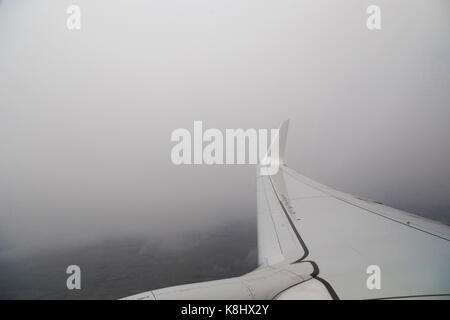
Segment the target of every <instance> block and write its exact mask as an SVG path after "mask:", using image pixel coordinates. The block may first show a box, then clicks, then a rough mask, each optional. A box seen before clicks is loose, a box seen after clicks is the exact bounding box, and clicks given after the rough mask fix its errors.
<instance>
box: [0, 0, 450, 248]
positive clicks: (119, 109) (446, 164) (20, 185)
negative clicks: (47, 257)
mask: <svg viewBox="0 0 450 320" xmlns="http://www.w3.org/2000/svg"><path fill="white" fill-rule="evenodd" d="M70 4H77V5H79V6H80V7H81V14H82V16H81V19H82V24H81V30H78V31H69V30H68V29H67V28H66V19H67V16H68V15H67V14H66V8H67V6H68V5H70ZM370 4H378V5H379V6H380V7H381V14H382V29H381V30H379V31H369V30H368V29H367V28H366V19H367V14H366V8H367V6H368V5H370ZM449 35H450V2H449V1H447V0H432V1H418V0H417V1H416V0H414V1H412V0H408V1H406V0H405V1H399V0H395V1H392V0H390V1H382V0H372V1H361V0H347V1H331V0H330V1H323V0H321V1H318V0H310V1H276V0H271V1H268V0H264V1H261V0H252V1H248V0H227V1H218V0H215V1H210V0H208V1H207V0H190V1H184V0H183V1H182V0H179V1H177V0H158V1H155V0H152V1H137V0H127V1H100V0H95V1H92V0H71V1H61V0H53V1H51V0H42V1H26V0H20V1H17V0H15V1H12V0H3V1H0V242H1V243H2V247H3V248H9V247H21V248H31V247H36V246H41V247H42V246H44V247H45V246H53V245H55V244H65V245H69V244H78V243H82V242H86V241H91V240H95V239H98V238H100V237H105V236H133V235H135V234H156V235H158V234H160V233H165V234H168V233H173V234H177V233H180V232H184V231H187V230H204V229H205V228H209V227H210V226H212V225H216V224H219V223H221V222H222V221H224V220H227V219H244V218H248V217H256V186H255V172H256V169H255V168H254V167H253V166H214V167H208V166H195V167H194V166H178V167H177V166H174V165H173V164H172V162H171V160H170V151H171V148H172V147H173V146H174V143H173V142H171V141H170V134H171V132H172V131H173V130H174V129H176V128H183V127H184V128H187V129H189V130H192V126H193V121H194V120H203V123H204V126H205V127H207V128H208V127H213V128H218V129H225V128H238V127H242V128H276V127H278V125H279V124H280V122H281V121H282V120H283V119H286V118H290V119H291V128H290V132H289V136H288V147H287V162H288V165H289V166H290V167H292V168H294V169H296V170H297V171H299V172H300V173H302V174H304V175H306V176H309V177H311V178H313V179H315V180H317V181H319V182H321V183H324V184H327V185H329V186H332V187H334V188H336V189H339V190H342V191H346V192H349V193H352V194H355V195H358V196H364V197H367V198H371V199H374V200H377V201H381V202H383V203H386V204H388V205H391V206H394V207H397V208H400V209H404V210H408V211H411V212H415V213H418V214H422V215H424V216H428V217H431V218H437V219H440V220H444V221H447V222H448V221H450V143H449V137H450V85H449V75H450V41H449Z"/></svg>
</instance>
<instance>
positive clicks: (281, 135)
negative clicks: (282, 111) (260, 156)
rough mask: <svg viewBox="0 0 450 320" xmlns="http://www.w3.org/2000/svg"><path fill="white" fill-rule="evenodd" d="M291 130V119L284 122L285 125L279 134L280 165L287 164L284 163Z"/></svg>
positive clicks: (281, 127)
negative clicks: (289, 130)
mask: <svg viewBox="0 0 450 320" xmlns="http://www.w3.org/2000/svg"><path fill="white" fill-rule="evenodd" d="M288 129H289V119H287V120H284V121H283V123H281V126H280V131H279V133H278V136H279V140H280V141H279V143H280V155H279V157H280V164H283V165H284V164H286V162H285V161H284V152H285V150H286V140H287V133H288Z"/></svg>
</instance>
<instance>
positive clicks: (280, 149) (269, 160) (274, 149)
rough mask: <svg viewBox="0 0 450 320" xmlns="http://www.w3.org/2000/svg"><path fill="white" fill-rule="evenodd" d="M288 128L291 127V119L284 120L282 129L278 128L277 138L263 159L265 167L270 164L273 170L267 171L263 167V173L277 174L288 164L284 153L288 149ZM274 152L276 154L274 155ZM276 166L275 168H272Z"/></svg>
mask: <svg viewBox="0 0 450 320" xmlns="http://www.w3.org/2000/svg"><path fill="white" fill-rule="evenodd" d="M288 128H289V120H285V121H283V123H282V124H281V126H280V129H278V136H277V139H275V140H273V139H272V143H271V145H270V148H269V149H268V150H267V153H266V155H265V157H264V159H263V161H262V162H261V163H262V165H263V167H264V166H268V165H269V166H270V167H271V170H269V171H265V169H264V168H263V169H261V175H272V174H276V173H277V172H278V168H279V167H280V166H282V165H285V164H286V162H285V160H284V153H285V150H286V139H287V132H288ZM274 154H276V156H274ZM274 168H275V170H272V169H274ZM263 172H264V173H263Z"/></svg>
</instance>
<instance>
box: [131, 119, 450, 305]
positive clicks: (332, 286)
mask: <svg viewBox="0 0 450 320" xmlns="http://www.w3.org/2000/svg"><path fill="white" fill-rule="evenodd" d="M287 129H288V122H284V123H283V125H282V126H281V129H280V133H279V137H280V148H279V150H280V170H279V171H278V173H277V174H275V175H272V176H268V175H265V176H259V177H258V178H257V203H258V222H257V223H258V263H259V266H258V268H257V269H256V270H255V271H253V272H251V273H248V274H246V275H243V276H241V277H235V278H230V279H224V280H217V281H208V282H202V283H197V284H189V285H182V286H176V287H170V288H164V289H159V290H153V291H148V292H145V293H141V294H138V295H135V296H131V297H128V298H130V299H405V298H420V299H425V298H433V299H436V298H443V299H449V298H450V269H449V267H450V242H449V240H450V228H449V226H447V225H444V224H441V223H438V222H434V221H431V220H428V219H425V218H422V217H418V216H415V215H412V214H409V213H406V212H403V211H400V210H397V209H393V208H390V207H387V206H384V205H382V204H379V203H376V202H373V201H369V200H365V199H362V198H358V197H355V196H352V195H349V194H346V193H343V192H339V191H337V190H333V189H332V188H330V187H327V186H324V185H322V184H320V183H318V182H315V181H313V180H311V179H309V178H307V177H305V176H302V175H300V174H298V173H297V172H295V171H294V170H293V169H291V168H289V167H288V166H286V164H285V161H284V150H285V146H286V136H287Z"/></svg>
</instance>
